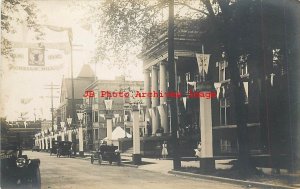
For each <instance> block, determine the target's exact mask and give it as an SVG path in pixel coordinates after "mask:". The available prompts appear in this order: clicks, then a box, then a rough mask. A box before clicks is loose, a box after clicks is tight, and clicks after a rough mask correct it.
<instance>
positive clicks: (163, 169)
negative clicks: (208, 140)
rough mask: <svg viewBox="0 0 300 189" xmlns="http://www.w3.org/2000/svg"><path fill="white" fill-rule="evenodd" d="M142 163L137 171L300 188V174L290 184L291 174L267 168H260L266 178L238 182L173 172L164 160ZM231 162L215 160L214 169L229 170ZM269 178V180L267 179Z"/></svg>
mask: <svg viewBox="0 0 300 189" xmlns="http://www.w3.org/2000/svg"><path fill="white" fill-rule="evenodd" d="M142 161H143V162H146V163H145V164H143V165H140V166H138V169H142V170H147V171H152V172H158V173H162V174H174V175H181V176H187V177H193V178H201V179H206V180H214V181H219V182H228V183H234V184H238V185H243V186H256V187H260V188H284V189H287V188H291V189H292V188H300V174H299V173H298V174H293V177H294V178H299V179H298V180H297V182H296V183H294V184H292V185H291V183H289V182H287V180H288V179H287V177H289V176H291V175H292V174H289V173H287V172H286V171H281V174H280V175H275V176H272V175H271V169H268V168H261V169H262V171H263V172H264V174H266V175H267V176H268V177H266V178H264V177H262V178H260V177H259V176H257V177H256V176H254V177H253V178H251V179H249V180H239V179H232V178H225V177H221V176H211V175H206V174H200V173H192V172H185V171H173V160H171V159H166V160H162V159H161V160H159V159H152V158H142ZM230 161H231V160H230V159H229V160H216V169H221V170H225V169H229V168H231V166H232V165H229V164H228V162H230ZM181 167H182V168H184V169H186V170H189V169H197V168H199V167H200V164H199V161H181ZM269 177H271V178H269Z"/></svg>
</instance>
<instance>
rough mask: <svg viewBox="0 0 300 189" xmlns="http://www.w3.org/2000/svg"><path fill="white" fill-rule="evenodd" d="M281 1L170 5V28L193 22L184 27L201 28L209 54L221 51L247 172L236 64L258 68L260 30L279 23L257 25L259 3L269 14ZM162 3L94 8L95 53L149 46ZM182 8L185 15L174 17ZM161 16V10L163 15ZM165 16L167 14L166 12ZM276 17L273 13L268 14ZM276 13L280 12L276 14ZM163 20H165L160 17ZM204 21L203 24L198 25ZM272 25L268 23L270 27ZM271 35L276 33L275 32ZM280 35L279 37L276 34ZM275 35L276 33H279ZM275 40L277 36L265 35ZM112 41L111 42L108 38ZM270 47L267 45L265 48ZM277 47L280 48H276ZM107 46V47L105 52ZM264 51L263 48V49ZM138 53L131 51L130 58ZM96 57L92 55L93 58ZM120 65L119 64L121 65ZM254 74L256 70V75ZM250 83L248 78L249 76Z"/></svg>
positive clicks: (138, 1) (110, 1) (140, 0)
mask: <svg viewBox="0 0 300 189" xmlns="http://www.w3.org/2000/svg"><path fill="white" fill-rule="evenodd" d="M282 3H283V1H279V0H265V1H261V0H198V1H189V0H182V1H181V0H178V1H175V5H176V8H175V11H177V14H176V18H175V20H177V23H176V24H175V25H176V26H175V30H176V28H181V27H182V26H183V25H182V24H186V23H187V22H182V23H181V24H180V21H179V20H194V21H195V20H196V22H190V23H192V24H190V25H188V26H187V27H189V28H190V29H193V30H194V29H195V28H192V27H194V26H195V25H197V24H195V23H197V22H198V25H204V26H205V28H206V29H205V34H203V37H202V40H203V41H204V43H205V44H206V45H208V46H211V48H210V49H211V51H214V53H215V55H219V56H221V54H222V52H226V60H227V61H228V68H229V72H230V78H231V82H230V83H231V88H232V89H231V91H232V95H231V104H232V105H233V108H234V109H235V112H236V123H237V134H238V143H239V156H238V157H239V165H240V168H241V170H243V171H244V172H248V171H250V172H251V170H250V169H251V166H250V159H249V157H250V156H249V147H248V146H249V142H248V131H247V107H246V105H245V103H244V99H245V89H244V87H243V83H242V82H243V81H242V78H241V77H240V73H239V68H238V64H239V63H240V62H241V61H245V57H247V59H248V60H249V62H251V63H253V64H256V65H255V66H256V70H259V69H260V68H261V66H262V64H259V62H261V60H262V52H263V49H262V46H263V45H264V44H262V37H263V36H262V28H265V27H268V28H270V29H268V31H279V33H280V31H281V30H282V28H280V27H282V24H275V23H274V21H279V20H280V19H278V18H277V17H273V16H272V15H268V17H269V23H265V24H269V25H268V26H262V15H263V14H264V13H263V12H264V10H267V9H263V8H262V5H263V4H264V6H265V7H269V8H270V10H271V11H270V12H271V13H272V11H274V10H276V9H277V7H280V6H283V4H282ZM167 5H168V1H167V0H156V1H144V0H121V1H118V0H107V1H105V2H104V3H103V4H101V6H100V7H99V10H100V12H99V14H100V15H101V16H99V17H98V18H99V20H97V23H100V25H101V29H100V31H101V34H102V35H103V36H105V40H103V38H101V39H100V40H101V42H104V41H105V43H103V44H101V45H98V50H99V51H98V53H99V54H101V53H102V54H101V55H105V52H106V50H108V49H109V48H111V50H113V51H115V52H119V51H121V50H122V49H123V48H125V49H127V50H131V48H132V47H133V46H138V47H139V48H138V50H141V49H142V45H144V47H146V48H147V47H149V46H151V44H153V42H155V41H156V40H157V39H158V37H159V35H160V34H162V33H163V32H166V31H167V24H166V23H165V22H164V21H165V20H164V19H160V18H162V17H163V16H161V15H163V14H164V10H165V11H167V10H166V7H167ZM181 9H184V10H185V11H183V12H185V14H179V13H178V12H180V10H181ZM165 13H166V12H165ZM166 15H167V14H166ZM274 15H276V14H274ZM277 15H280V14H277ZM165 18H166V17H165ZM203 20H205V22H203ZM270 23H273V24H270ZM275 33H276V32H275ZM281 34H282V33H281ZM279 35H280V34H279ZM270 36H271V37H272V36H273V37H275V39H276V36H278V34H277V35H276V34H270ZM111 39H112V40H111ZM268 42H269V43H270V44H267V45H268V46H270V47H271V46H272V45H273V46H274V45H275V46H276V43H277V45H278V42H276V40H273V41H272V40H270V41H268ZM271 43H272V44H271ZM279 45H280V44H279ZM107 48H108V49H107ZM267 48H268V47H267ZM137 53H138V51H136V54H137ZM99 54H98V55H99ZM122 63H123V62H122ZM253 70H255V69H252V70H251V69H250V77H257V78H260V79H264V75H263V74H262V75H260V74H257V72H256V73H255V72H254V71H253ZM258 72H260V71H258ZM250 79H251V78H250Z"/></svg>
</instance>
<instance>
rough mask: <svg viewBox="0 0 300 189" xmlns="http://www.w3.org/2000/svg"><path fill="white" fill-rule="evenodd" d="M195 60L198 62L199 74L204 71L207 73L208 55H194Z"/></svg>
mask: <svg viewBox="0 0 300 189" xmlns="http://www.w3.org/2000/svg"><path fill="white" fill-rule="evenodd" d="M196 58H197V62H198V67H199V73H201V72H202V70H204V71H205V72H206V73H207V71H208V65H209V58H210V54H200V53H196Z"/></svg>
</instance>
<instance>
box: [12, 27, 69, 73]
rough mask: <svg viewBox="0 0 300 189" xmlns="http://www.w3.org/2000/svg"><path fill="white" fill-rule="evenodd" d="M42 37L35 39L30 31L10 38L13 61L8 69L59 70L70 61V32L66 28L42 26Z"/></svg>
mask: <svg viewBox="0 0 300 189" xmlns="http://www.w3.org/2000/svg"><path fill="white" fill-rule="evenodd" d="M43 28H44V30H43V32H44V37H43V39H42V40H36V39H34V38H33V37H32V36H31V35H32V34H31V33H30V32H28V31H27V32H23V34H24V36H22V38H16V39H12V40H11V41H10V42H11V46H12V48H13V52H14V61H13V62H9V69H12V70H20V71H54V70H60V69H62V68H63V67H64V64H65V63H67V62H69V61H70V52H71V46H70V44H71V40H72V32H71V30H70V29H68V28H61V27H56V26H46V27H43Z"/></svg>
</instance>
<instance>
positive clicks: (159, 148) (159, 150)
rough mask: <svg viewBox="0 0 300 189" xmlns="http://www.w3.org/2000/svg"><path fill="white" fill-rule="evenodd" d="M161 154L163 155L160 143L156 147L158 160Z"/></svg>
mask: <svg viewBox="0 0 300 189" xmlns="http://www.w3.org/2000/svg"><path fill="white" fill-rule="evenodd" d="M160 153H161V145H160V142H157V143H156V146H155V156H156V159H160Z"/></svg>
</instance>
